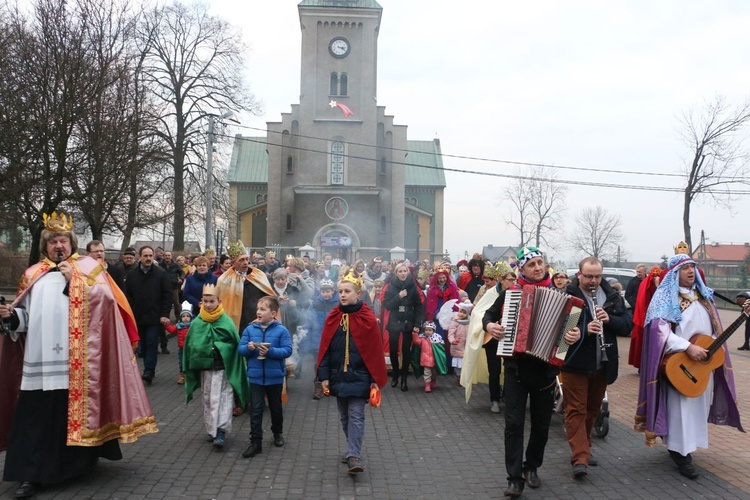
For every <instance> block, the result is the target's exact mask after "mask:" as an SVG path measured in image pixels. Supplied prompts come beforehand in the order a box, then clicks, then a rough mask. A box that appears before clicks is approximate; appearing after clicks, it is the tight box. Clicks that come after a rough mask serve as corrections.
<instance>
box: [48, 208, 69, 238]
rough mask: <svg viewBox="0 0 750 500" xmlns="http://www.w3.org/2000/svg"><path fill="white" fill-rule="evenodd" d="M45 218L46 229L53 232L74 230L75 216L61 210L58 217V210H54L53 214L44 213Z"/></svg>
mask: <svg viewBox="0 0 750 500" xmlns="http://www.w3.org/2000/svg"><path fill="white" fill-rule="evenodd" d="M42 219H44V229H46V230H47V231H52V232H53V233H69V232H71V231H72V230H73V216H72V215H68V216H66V215H65V214H64V213H63V212H60V216H59V217H58V215H57V212H52V215H47V214H42Z"/></svg>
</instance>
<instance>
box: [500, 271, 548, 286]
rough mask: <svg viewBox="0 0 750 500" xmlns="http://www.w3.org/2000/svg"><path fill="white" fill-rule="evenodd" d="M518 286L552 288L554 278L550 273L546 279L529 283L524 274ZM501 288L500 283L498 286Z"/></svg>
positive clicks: (520, 275) (519, 279) (521, 275)
mask: <svg viewBox="0 0 750 500" xmlns="http://www.w3.org/2000/svg"><path fill="white" fill-rule="evenodd" d="M517 281H518V285H519V286H524V285H532V286H543V287H545V288H549V287H551V286H552V278H551V277H550V275H549V273H545V275H544V278H542V280H541V281H529V279H528V278H526V276H524V275H523V274H519V275H518V280H517ZM497 285H498V286H500V283H498V284H497Z"/></svg>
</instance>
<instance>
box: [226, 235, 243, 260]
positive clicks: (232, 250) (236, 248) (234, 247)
mask: <svg viewBox="0 0 750 500" xmlns="http://www.w3.org/2000/svg"><path fill="white" fill-rule="evenodd" d="M246 253H247V251H246V250H245V245H244V244H243V243H242V240H237V241H235V242H234V243H230V244H229V247H227V254H228V255H229V258H230V259H232V260H235V259H236V258H237V257H239V256H240V255H244V254H246Z"/></svg>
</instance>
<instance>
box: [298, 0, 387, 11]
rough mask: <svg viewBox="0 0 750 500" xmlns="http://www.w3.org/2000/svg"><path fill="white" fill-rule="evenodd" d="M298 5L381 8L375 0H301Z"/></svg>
mask: <svg viewBox="0 0 750 500" xmlns="http://www.w3.org/2000/svg"><path fill="white" fill-rule="evenodd" d="M299 6H300V7H357V8H360V9H381V10H382V9H383V8H382V7H381V6H380V5H379V4H378V2H376V1H375V0H302V2H300V3H299Z"/></svg>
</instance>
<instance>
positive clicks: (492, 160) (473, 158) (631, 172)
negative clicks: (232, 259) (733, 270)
mask: <svg viewBox="0 0 750 500" xmlns="http://www.w3.org/2000/svg"><path fill="white" fill-rule="evenodd" d="M237 127H240V128H246V129H250V130H257V131H260V132H268V133H273V134H282V133H283V132H276V131H271V130H267V129H262V128H259V127H251V126H249V125H237ZM294 136H295V137H302V138H305V139H313V140H316V141H324V142H328V141H329V140H330V139H328V138H324V137H315V136H311V135H301V134H294ZM348 144H353V145H355V146H364V147H369V148H378V147H379V146H373V145H372V144H364V143H359V142H348ZM380 149H385V150H389V151H401V152H405V153H416V152H417V151H413V150H411V149H401V148H386V147H380ZM423 154H430V155H438V154H439V155H440V156H442V157H444V158H455V159H458V160H471V161H482V162H487V163H503V164H508V165H521V166H528V167H544V168H552V169H560V170H578V171H582V172H602V173H606V174H626V175H648V176H654V177H680V178H683V177H684V175H682V174H670V173H663V172H639V171H636V170H610V169H604V168H591V167H574V166H570V165H551V164H547V163H534V162H527V161H515V160H499V159H496V158H484V157H480V156H467V155H453V154H447V153H423Z"/></svg>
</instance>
